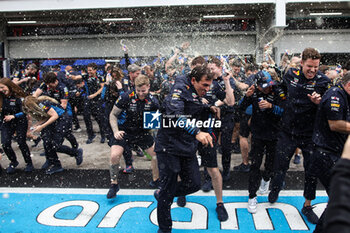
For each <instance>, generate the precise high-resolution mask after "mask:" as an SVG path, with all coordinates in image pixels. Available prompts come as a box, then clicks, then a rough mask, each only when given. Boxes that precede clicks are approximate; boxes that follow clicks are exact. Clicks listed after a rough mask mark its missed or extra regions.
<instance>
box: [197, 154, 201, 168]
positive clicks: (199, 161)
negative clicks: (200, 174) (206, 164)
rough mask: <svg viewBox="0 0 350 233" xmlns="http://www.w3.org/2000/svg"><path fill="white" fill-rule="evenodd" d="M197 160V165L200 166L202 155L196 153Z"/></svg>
mask: <svg viewBox="0 0 350 233" xmlns="http://www.w3.org/2000/svg"><path fill="white" fill-rule="evenodd" d="M197 160H198V165H199V166H201V165H202V157H201V156H200V155H199V154H197Z"/></svg>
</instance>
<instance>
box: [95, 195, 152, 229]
mask: <svg viewBox="0 0 350 233" xmlns="http://www.w3.org/2000/svg"><path fill="white" fill-rule="evenodd" d="M152 203H153V202H150V201H135V202H126V203H122V204H119V205H117V206H115V207H113V208H112V209H111V210H110V211H108V213H107V214H106V216H105V217H104V218H103V219H102V221H101V222H100V224H99V225H98V227H100V228H107V227H110V228H114V227H115V226H116V225H117V224H118V222H119V220H120V218H121V217H122V215H123V214H124V212H125V211H127V210H128V209H131V208H148V207H149V206H150V205H152Z"/></svg>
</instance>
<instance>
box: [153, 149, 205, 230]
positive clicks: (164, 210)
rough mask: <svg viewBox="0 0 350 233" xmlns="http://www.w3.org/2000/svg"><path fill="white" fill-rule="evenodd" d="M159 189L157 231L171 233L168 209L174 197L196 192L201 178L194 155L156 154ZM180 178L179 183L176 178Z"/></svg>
mask: <svg viewBox="0 0 350 233" xmlns="http://www.w3.org/2000/svg"><path fill="white" fill-rule="evenodd" d="M157 159H158V168H159V175H160V182H161V188H160V192H159V200H158V205H157V216H158V224H159V229H161V230H162V231H164V232H168V231H171V228H172V220H171V213H170V207H171V204H172V203H173V200H174V197H179V196H186V195H188V194H191V193H194V192H196V191H198V190H199V189H200V187H201V183H200V182H201V178H200V172H199V166H198V161H197V158H196V156H195V154H193V155H191V156H190V157H182V156H176V155H172V154H168V153H157ZM178 176H180V178H181V181H178V180H177V178H178Z"/></svg>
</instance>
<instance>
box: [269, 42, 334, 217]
mask: <svg viewBox="0 0 350 233" xmlns="http://www.w3.org/2000/svg"><path fill="white" fill-rule="evenodd" d="M320 59H321V55H320V53H319V52H318V51H317V50H316V49H313V48H306V49H305V50H304V51H303V53H302V61H301V69H295V68H291V69H289V70H288V72H287V73H286V74H285V75H284V77H283V80H282V88H283V89H284V92H285V93H286V95H287V98H286V101H283V102H282V107H283V109H284V113H283V116H282V121H281V122H282V130H281V132H280V135H279V137H278V142H277V145H276V158H275V169H276V170H275V176H274V178H273V179H272V187H271V192H270V193H269V202H271V203H274V202H276V201H277V199H278V195H279V192H280V191H281V189H282V187H283V182H284V178H285V176H286V172H287V170H288V168H289V163H290V160H291V158H292V156H293V154H294V151H295V149H296V148H297V147H298V148H300V149H301V150H302V151H303V156H304V169H305V185H304V197H305V203H304V206H303V208H302V213H303V214H304V215H305V216H306V217H307V219H308V221H309V222H311V223H314V224H316V223H317V221H318V217H317V215H316V214H315V213H314V212H313V210H312V207H311V200H313V199H315V194H316V185H317V178H316V177H314V176H312V175H311V174H310V156H311V154H312V151H313V145H312V144H313V143H312V133H313V129H314V121H315V117H316V112H317V105H318V104H319V103H320V101H321V96H322V95H323V94H324V93H325V92H326V90H327V89H328V88H329V86H330V83H331V82H330V80H329V78H327V77H326V76H325V75H324V74H323V73H321V72H320V71H319V70H318V68H319V64H320Z"/></svg>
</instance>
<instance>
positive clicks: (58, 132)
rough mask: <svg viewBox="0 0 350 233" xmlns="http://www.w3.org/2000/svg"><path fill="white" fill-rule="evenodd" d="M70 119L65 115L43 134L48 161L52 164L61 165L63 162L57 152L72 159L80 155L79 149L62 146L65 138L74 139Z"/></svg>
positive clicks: (43, 131) (45, 129)
mask: <svg viewBox="0 0 350 233" xmlns="http://www.w3.org/2000/svg"><path fill="white" fill-rule="evenodd" d="M68 119H69V116H67V113H65V114H64V115H63V116H60V118H59V119H58V120H56V122H54V123H53V124H51V125H49V126H47V127H45V128H44V129H43V130H42V132H41V136H42V138H43V142H44V149H45V155H46V159H47V160H48V161H49V163H50V164H53V165H61V162H60V161H59V159H58V156H57V152H61V153H65V154H68V155H70V156H72V157H75V156H77V155H78V148H77V147H69V146H66V145H62V143H63V141H64V138H65V137H67V136H68V137H69V136H73V137H74V135H73V134H72V133H71V128H70V127H69V124H70V125H71V120H70V121H69V120H68ZM69 122H70V123H69ZM74 139H75V137H74ZM75 141H76V139H75Z"/></svg>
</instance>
